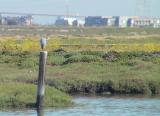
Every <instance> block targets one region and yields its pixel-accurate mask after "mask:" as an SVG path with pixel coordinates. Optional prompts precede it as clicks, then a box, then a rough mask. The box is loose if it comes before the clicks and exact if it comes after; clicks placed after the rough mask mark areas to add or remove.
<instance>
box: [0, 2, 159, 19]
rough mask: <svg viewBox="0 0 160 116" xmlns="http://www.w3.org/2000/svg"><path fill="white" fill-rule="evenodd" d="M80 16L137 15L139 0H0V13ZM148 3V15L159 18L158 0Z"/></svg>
mask: <svg viewBox="0 0 160 116" xmlns="http://www.w3.org/2000/svg"><path fill="white" fill-rule="evenodd" d="M67 1H68V3H67V4H69V6H70V10H69V11H70V13H77V14H81V15H129V16H131V15H137V14H139V13H138V10H136V9H137V8H138V7H139V6H138V4H137V1H140V0H0V11H12V12H39V13H66V7H65V6H66V2H67ZM148 1H149V2H150V8H149V9H150V10H149V13H148V14H149V15H152V16H157V17H160V7H159V6H160V0H148Z"/></svg>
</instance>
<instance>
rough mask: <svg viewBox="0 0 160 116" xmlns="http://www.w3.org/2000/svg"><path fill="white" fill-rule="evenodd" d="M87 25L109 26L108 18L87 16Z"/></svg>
mask: <svg viewBox="0 0 160 116" xmlns="http://www.w3.org/2000/svg"><path fill="white" fill-rule="evenodd" d="M85 26H107V18H104V17H101V16H89V17H86V18H85Z"/></svg>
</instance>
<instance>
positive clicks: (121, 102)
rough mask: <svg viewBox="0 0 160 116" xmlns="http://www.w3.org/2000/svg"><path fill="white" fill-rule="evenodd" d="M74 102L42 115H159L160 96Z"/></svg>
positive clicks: (20, 114)
mask: <svg viewBox="0 0 160 116" xmlns="http://www.w3.org/2000/svg"><path fill="white" fill-rule="evenodd" d="M74 102H75V103H76V104H77V106H76V107H72V108H65V109H56V110H55V109H54V110H52V109H49V110H45V111H44V116H160V98H128V97H111V98H106V97H105V98H104V97H96V98H95V97H92V98H91V97H79V98H75V99H74ZM0 116H37V112H36V111H34V110H29V111H17V112H0Z"/></svg>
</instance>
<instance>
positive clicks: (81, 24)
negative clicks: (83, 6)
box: [72, 20, 85, 27]
mask: <svg viewBox="0 0 160 116" xmlns="http://www.w3.org/2000/svg"><path fill="white" fill-rule="evenodd" d="M72 24H73V26H74V27H84V25H85V21H83V20H75V21H73V23H72Z"/></svg>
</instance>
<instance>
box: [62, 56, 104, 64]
mask: <svg viewBox="0 0 160 116" xmlns="http://www.w3.org/2000/svg"><path fill="white" fill-rule="evenodd" d="M99 61H102V58H101V57H98V56H93V55H75V56H71V57H69V58H68V59H67V60H66V61H65V62H64V64H68V63H76V62H88V63H89V62H99Z"/></svg>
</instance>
